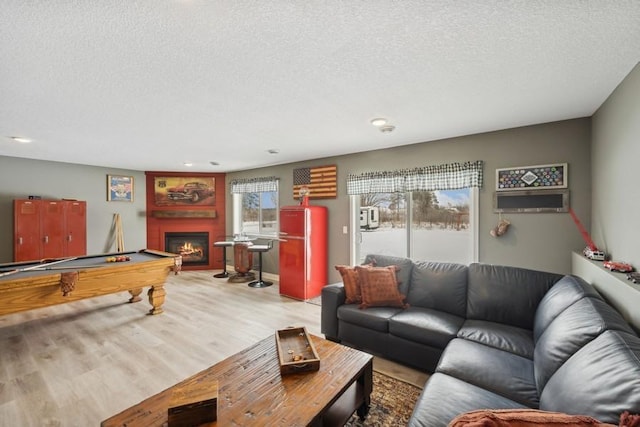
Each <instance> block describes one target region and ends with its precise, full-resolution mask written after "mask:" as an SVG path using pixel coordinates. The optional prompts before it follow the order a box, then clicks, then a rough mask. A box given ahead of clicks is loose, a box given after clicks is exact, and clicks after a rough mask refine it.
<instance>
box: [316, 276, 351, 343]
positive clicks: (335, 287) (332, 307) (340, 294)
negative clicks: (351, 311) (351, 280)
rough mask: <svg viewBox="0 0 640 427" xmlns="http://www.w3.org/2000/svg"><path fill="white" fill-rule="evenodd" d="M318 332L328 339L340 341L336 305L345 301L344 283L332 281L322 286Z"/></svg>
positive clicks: (338, 305)
mask: <svg viewBox="0 0 640 427" xmlns="http://www.w3.org/2000/svg"><path fill="white" fill-rule="evenodd" d="M320 298H321V304H322V307H321V315H320V332H322V333H323V334H324V336H325V338H327V339H328V340H331V341H336V342H338V341H340V339H339V338H338V307H340V306H341V305H343V304H344V302H345V290H344V284H343V283H342V282H340V283H333V284H330V285H327V286H325V287H323V288H322V295H321V297H320Z"/></svg>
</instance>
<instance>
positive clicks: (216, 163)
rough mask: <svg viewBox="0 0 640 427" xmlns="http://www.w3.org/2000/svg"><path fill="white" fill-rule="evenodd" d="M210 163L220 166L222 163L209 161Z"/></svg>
mask: <svg viewBox="0 0 640 427" xmlns="http://www.w3.org/2000/svg"><path fill="white" fill-rule="evenodd" d="M209 164H210V165H211V166H220V163H218V162H209Z"/></svg>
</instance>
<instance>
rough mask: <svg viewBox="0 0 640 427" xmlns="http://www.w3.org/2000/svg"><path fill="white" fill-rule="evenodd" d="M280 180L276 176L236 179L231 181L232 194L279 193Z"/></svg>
mask: <svg viewBox="0 0 640 427" xmlns="http://www.w3.org/2000/svg"><path fill="white" fill-rule="evenodd" d="M278 179H279V178H277V177H275V176H265V177H259V178H246V179H234V180H232V181H231V193H232V194H234V193H261V192H263V191H278Z"/></svg>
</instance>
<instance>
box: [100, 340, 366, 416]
mask: <svg viewBox="0 0 640 427" xmlns="http://www.w3.org/2000/svg"><path fill="white" fill-rule="evenodd" d="M311 339H312V340H313V345H314V346H315V348H316V351H317V352H318V356H319V357H320V369H319V370H318V371H312V372H305V373H294V374H287V375H281V374H280V365H279V363H278V355H277V352H276V340H275V331H274V335H272V336H270V337H267V338H265V339H263V340H262V341H260V342H258V343H256V344H254V345H252V346H251V347H249V348H247V349H245V350H243V351H241V352H240V353H238V354H235V355H233V356H231V357H229V358H227V359H225V360H223V361H221V362H220V363H217V364H215V365H213V366H212V367H210V368H208V369H205V370H204V371H202V372H199V373H197V374H196V375H194V376H192V377H191V378H188V379H186V380H184V381H182V382H180V383H178V384H176V385H174V386H173V387H170V388H168V389H166V390H164V391H162V392H160V393H158V394H156V395H155V396H151V397H149V398H148V399H146V400H143V401H142V402H140V403H138V404H137V405H135V406H132V407H131V408H129V409H126V410H124V411H122V412H121V413H119V414H117V415H114V416H113V417H111V418H109V419H107V420H104V421H103V422H102V423H101V426H102V427H112V426H127V427H135V426H163V425H165V426H166V425H167V421H168V415H167V409H168V407H169V401H170V398H171V395H172V392H173V390H174V389H175V388H178V387H181V388H184V387H185V386H186V385H188V384H202V383H206V382H215V381H217V382H218V421H217V424H216V423H211V424H210V425H212V426H214V425H220V426H233V425H237V426H253V425H255V426H265V425H282V426H342V425H344V423H345V422H346V421H347V420H348V419H349V417H350V416H351V415H352V414H353V413H354V412H355V411H357V412H358V415H360V417H361V418H364V417H365V416H366V414H367V412H368V410H369V403H370V394H371V390H372V387H373V383H372V374H373V363H372V360H373V358H372V356H371V355H369V354H366V353H363V352H361V351H359V350H355V349H352V348H349V347H345V346H343V345H340V344H336V343H334V342H331V341H328V340H325V339H323V338H319V337H317V336H313V335H312V336H311ZM205 425H207V424H205Z"/></svg>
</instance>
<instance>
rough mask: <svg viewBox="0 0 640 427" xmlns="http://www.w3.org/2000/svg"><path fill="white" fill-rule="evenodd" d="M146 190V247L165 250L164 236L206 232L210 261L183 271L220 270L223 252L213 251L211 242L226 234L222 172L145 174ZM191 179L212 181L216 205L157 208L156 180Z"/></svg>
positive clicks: (200, 204) (183, 266) (184, 265)
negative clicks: (171, 178) (213, 180)
mask: <svg viewBox="0 0 640 427" xmlns="http://www.w3.org/2000/svg"><path fill="white" fill-rule="evenodd" d="M145 174H146V187H147V194H146V196H147V209H146V217H147V248H149V249H157V250H161V251H164V250H167V248H165V233H208V235H209V245H208V249H209V262H208V263H207V264H194V265H189V264H188V263H184V264H183V265H182V269H183V270H211V269H222V268H223V265H222V252H221V251H220V250H216V249H215V248H213V242H215V241H218V240H224V239H225V236H226V234H227V233H226V231H225V196H226V194H225V174H223V173H181V172H145ZM157 177H158V178H163V177H194V178H200V177H204V178H209V179H210V178H214V179H215V204H214V205H211V204H202V202H200V203H198V202H196V203H183V204H171V205H165V206H158V205H157V204H156V197H155V181H156V178H157Z"/></svg>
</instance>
